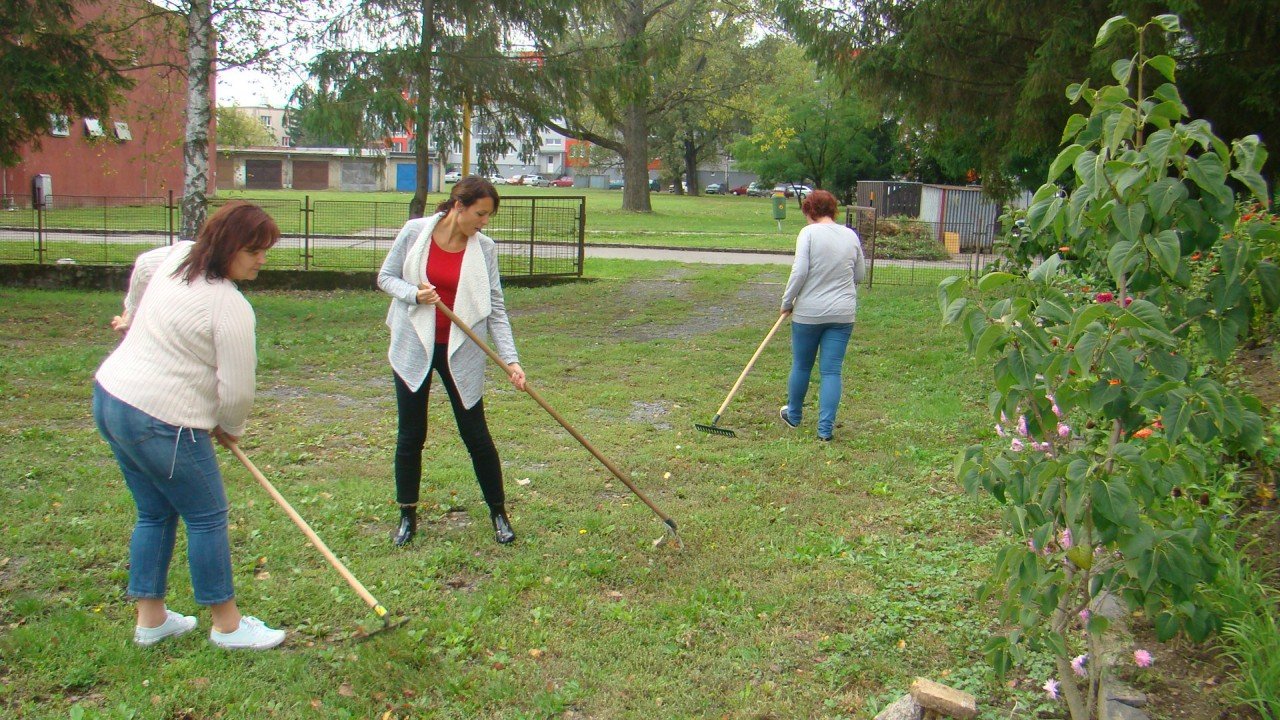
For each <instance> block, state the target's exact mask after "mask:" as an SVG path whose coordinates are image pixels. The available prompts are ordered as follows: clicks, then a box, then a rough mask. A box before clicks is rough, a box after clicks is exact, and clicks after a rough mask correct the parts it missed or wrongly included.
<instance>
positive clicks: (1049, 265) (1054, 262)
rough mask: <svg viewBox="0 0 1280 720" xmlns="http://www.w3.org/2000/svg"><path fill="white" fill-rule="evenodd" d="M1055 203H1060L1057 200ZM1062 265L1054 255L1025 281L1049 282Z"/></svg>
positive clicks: (1055, 254)
mask: <svg viewBox="0 0 1280 720" xmlns="http://www.w3.org/2000/svg"><path fill="white" fill-rule="evenodd" d="M1057 202H1059V203H1060V202H1062V201H1061V200H1058V201H1057ZM1061 265H1062V258H1061V257H1060V256H1059V255H1058V254H1057V253H1054V254H1052V255H1050V256H1049V257H1048V258H1046V259H1045V261H1044V262H1042V263H1040V265H1038V266H1037V267H1036V269H1035V270H1032V271H1031V273H1030V274H1029V275H1027V279H1028V280H1030V281H1031V282H1035V283H1047V282H1050V281H1051V280H1052V279H1053V277H1054V276H1055V275H1057V274H1058V268H1059V267H1060V266H1061Z"/></svg>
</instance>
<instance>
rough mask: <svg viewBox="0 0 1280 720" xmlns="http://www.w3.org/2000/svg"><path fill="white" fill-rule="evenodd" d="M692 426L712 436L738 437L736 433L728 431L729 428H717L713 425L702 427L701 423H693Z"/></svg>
mask: <svg viewBox="0 0 1280 720" xmlns="http://www.w3.org/2000/svg"><path fill="white" fill-rule="evenodd" d="M693 426H694V427H696V428H698V429H699V430H701V431H702V432H705V433H711V434H712V435H724V436H725V437H738V433H736V432H734V431H732V430H730V429H729V428H722V427H717V426H715V425H703V424H702V423H694V424H693Z"/></svg>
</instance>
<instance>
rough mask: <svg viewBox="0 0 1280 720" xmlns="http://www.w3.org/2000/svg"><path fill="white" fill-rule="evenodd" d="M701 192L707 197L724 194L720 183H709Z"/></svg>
mask: <svg viewBox="0 0 1280 720" xmlns="http://www.w3.org/2000/svg"><path fill="white" fill-rule="evenodd" d="M702 192H704V193H706V194H707V195H723V194H724V193H725V189H724V186H723V185H721V184H720V183H711V184H710V185H708V186H707V187H706V189H705V190H703V191H702Z"/></svg>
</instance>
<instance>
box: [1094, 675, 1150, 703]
mask: <svg viewBox="0 0 1280 720" xmlns="http://www.w3.org/2000/svg"><path fill="white" fill-rule="evenodd" d="M1102 696H1103V697H1104V698H1106V699H1107V700H1114V701H1116V702H1118V703H1124V704H1125V705H1128V706H1129V707H1136V708H1140V707H1146V706H1147V694H1146V693H1144V692H1142V691H1141V690H1134V689H1133V688H1131V687H1129V686H1128V685H1125V684H1124V683H1121V682H1116V681H1114V680H1108V681H1107V682H1106V683H1105V684H1104V685H1103V691H1102Z"/></svg>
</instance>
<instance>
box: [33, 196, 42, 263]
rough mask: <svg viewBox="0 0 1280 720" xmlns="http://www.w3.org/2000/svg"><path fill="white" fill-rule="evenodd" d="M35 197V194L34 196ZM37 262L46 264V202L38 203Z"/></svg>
mask: <svg viewBox="0 0 1280 720" xmlns="http://www.w3.org/2000/svg"><path fill="white" fill-rule="evenodd" d="M33 197H34V196H33ZM36 264H37V265H43V264H44V203H43V202H42V203H40V204H39V205H36Z"/></svg>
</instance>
